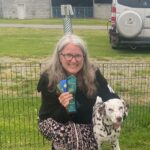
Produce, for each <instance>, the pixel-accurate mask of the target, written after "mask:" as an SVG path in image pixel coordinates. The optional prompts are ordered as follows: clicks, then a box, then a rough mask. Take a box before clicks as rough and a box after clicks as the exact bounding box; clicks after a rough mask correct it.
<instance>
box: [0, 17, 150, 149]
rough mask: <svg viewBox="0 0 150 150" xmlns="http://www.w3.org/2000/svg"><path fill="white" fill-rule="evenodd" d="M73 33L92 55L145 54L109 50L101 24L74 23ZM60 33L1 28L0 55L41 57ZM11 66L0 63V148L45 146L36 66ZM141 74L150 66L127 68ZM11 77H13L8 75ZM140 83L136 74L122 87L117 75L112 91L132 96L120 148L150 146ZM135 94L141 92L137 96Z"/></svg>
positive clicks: (146, 55) (148, 55) (146, 56)
mask: <svg viewBox="0 0 150 150" xmlns="http://www.w3.org/2000/svg"><path fill="white" fill-rule="evenodd" d="M72 21H73V25H76V24H80V25H106V21H105V20H104V21H101V20H99V19H73V20H72ZM0 23H19V24H20V23H21V24H62V19H41V20H40V19H38V20H37V19H33V20H15V19H12V20H7V19H0ZM74 33H75V34H77V35H79V36H81V37H82V38H83V39H84V40H85V41H86V42H87V46H88V48H89V53H90V56H91V57H92V58H95V59H97V60H105V61H107V60H111V61H112V60H120V61H121V60H134V61H136V62H140V61H141V60H148V61H149V60H150V51H149V49H148V50H147V49H138V50H131V49H127V48H125V49H119V50H113V49H112V48H111V46H110V44H109V39H108V35H107V31H105V30H79V29H74ZM63 34H64V33H63V30H62V29H57V30H56V29H31V28H0V57H4V56H11V57H14V58H15V57H19V58H21V59H26V58H38V59H41V58H45V57H47V56H48V55H51V54H52V52H53V49H54V47H55V44H56V42H57V41H58V39H59V38H60V37H61V36H62V35H63ZM134 61H133V62H134ZM12 68H13V67H12ZM12 68H10V67H7V68H5V67H1V68H0V71H1V72H0V79H1V81H0V148H1V149H2V150H9V149H11V150H47V149H50V148H49V147H50V144H49V143H48V141H46V140H43V137H42V136H41V134H40V133H39V132H38V127H37V113H38V109H39V106H40V98H39V95H37V93H36V85H37V80H38V78H39V67H37V70H36V68H35V70H34V68H33V69H32V70H24V69H23V68H24V67H22V68H20V67H18V68H19V69H20V70H19V71H17V72H15V71H16V70H15V68H13V69H12ZM14 70H15V71H14ZM31 72H32V73H33V74H31ZM118 73H119V74H118ZM110 74H111V75H112V76H116V75H118V77H125V76H126V75H127V74H126V73H124V72H122V70H121V71H120V72H117V73H116V72H115V71H114V72H113V70H112V72H110ZM145 74H148V75H149V69H148V70H142V71H141V69H140V70H137V71H133V73H132V75H133V76H135V77H136V78H135V79H138V77H139V76H141V77H143V78H144V77H145ZM10 78H11V79H12V80H9V79H10ZM129 81H130V80H129ZM127 83H128V82H127ZM122 84H123V85H122ZM141 84H142V83H140V82H137V81H136V80H134V83H132V84H130V83H129V84H127V85H129V87H128V86H127V87H125V86H124V83H121V82H120V81H116V83H115V89H116V90H117V91H120V92H121V93H122V94H124V95H127V97H130V98H131V99H132V98H133V100H136V101H132V103H131V105H130V107H129V117H128V118H127V120H126V121H125V124H124V126H123V128H122V132H121V136H120V146H121V149H122V150H149V149H150V148H149V147H150V140H149V139H150V121H149V120H150V115H149V114H150V109H149V105H147V104H149V103H148V102H147V103H146V104H145V103H144V104H143V103H141V104H140V105H137V104H139V103H138V100H139V101H140V100H141V99H140V98H145V97H144V95H142V91H140V90H139V89H140V88H141V87H139V88H137V87H138V86H139V85H141ZM139 94H140V95H141V96H142V97H139ZM143 94H145V93H143ZM134 96H135V97H134ZM137 96H138V98H139V99H137ZM43 143H45V144H43ZM103 147H104V150H109V149H110V145H108V144H104V146H103Z"/></svg>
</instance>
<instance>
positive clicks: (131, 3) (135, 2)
mask: <svg viewBox="0 0 150 150" xmlns="http://www.w3.org/2000/svg"><path fill="white" fill-rule="evenodd" d="M118 3H119V4H121V5H125V6H128V7H135V8H150V0H118Z"/></svg>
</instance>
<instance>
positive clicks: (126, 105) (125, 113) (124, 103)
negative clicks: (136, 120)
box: [122, 100, 129, 120]
mask: <svg viewBox="0 0 150 150" xmlns="http://www.w3.org/2000/svg"><path fill="white" fill-rule="evenodd" d="M122 103H123V105H124V116H123V119H124V120H125V119H126V117H127V116H128V109H129V104H127V103H126V102H125V101H124V100H122Z"/></svg>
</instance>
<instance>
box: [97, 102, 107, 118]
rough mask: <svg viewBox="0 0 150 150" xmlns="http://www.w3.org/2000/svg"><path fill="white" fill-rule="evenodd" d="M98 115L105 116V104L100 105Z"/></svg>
mask: <svg viewBox="0 0 150 150" xmlns="http://www.w3.org/2000/svg"><path fill="white" fill-rule="evenodd" d="M98 113H99V114H100V116H102V115H105V103H101V105H100V106H99V109H98Z"/></svg>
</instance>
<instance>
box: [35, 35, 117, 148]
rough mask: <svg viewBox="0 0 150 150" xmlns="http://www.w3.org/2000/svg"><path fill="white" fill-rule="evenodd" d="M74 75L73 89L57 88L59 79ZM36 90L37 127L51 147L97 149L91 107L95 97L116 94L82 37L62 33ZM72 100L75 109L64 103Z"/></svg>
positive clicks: (109, 96) (106, 96) (110, 96)
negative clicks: (63, 89) (90, 55)
mask: <svg viewBox="0 0 150 150" xmlns="http://www.w3.org/2000/svg"><path fill="white" fill-rule="evenodd" d="M70 76H74V77H75V79H76V80H75V81H76V82H75V85H76V87H75V91H74V93H72V92H69V90H68V91H67V90H65V91H61V90H60V89H59V88H58V87H59V86H58V85H60V81H66V80H67V79H68V77H70ZM37 90H38V91H39V92H41V97H42V102H41V107H40V111H39V130H40V131H41V133H42V134H43V136H44V137H46V138H47V139H48V140H50V141H52V149H54V150H57V149H58V150H97V149H98V148H97V143H96V141H95V139H94V135H93V129H92V111H93V105H94V103H95V101H96V97H97V96H100V97H101V98H102V100H103V101H107V100H108V99H110V98H116V97H118V95H117V94H115V93H114V92H113V90H112V89H111V88H110V86H109V85H108V83H107V81H106V79H105V78H104V77H103V75H102V74H101V73H100V70H99V69H98V68H97V67H96V66H94V65H93V64H92V63H91V62H90V60H89V57H88V51H87V48H86V45H85V43H84V41H83V40H82V39H81V38H80V37H78V36H76V35H73V34H69V35H64V36H63V37H62V38H61V39H60V40H59V41H58V43H57V45H56V48H55V50H54V53H53V57H52V59H51V62H50V63H49V65H48V66H47V69H46V70H45V71H43V73H42V74H41V77H40V80H39V83H38V86H37ZM72 99H74V100H75V111H74V112H72V113H70V112H69V111H68V106H69V104H70V102H71V101H72Z"/></svg>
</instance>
